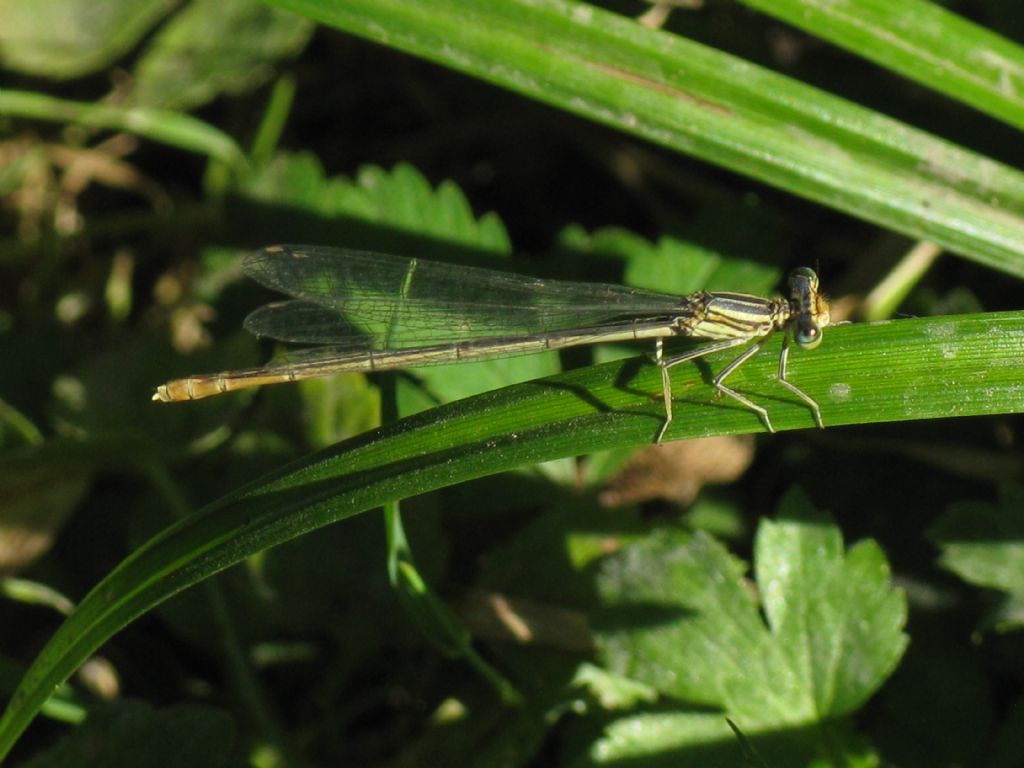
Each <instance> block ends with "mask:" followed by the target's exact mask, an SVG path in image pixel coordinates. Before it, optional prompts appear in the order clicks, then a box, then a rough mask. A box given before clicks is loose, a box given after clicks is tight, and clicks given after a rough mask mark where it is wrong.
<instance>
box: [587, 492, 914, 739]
mask: <svg viewBox="0 0 1024 768" xmlns="http://www.w3.org/2000/svg"><path fill="white" fill-rule="evenodd" d="M755 558H756V568H757V578H758V586H759V587H760V591H761V596H762V601H763V603H762V607H763V610H764V613H765V619H766V620H767V625H766V624H765V619H762V617H761V614H760V612H759V610H758V603H757V601H756V600H755V598H754V596H753V595H752V594H751V592H750V590H749V589H748V588H747V587H746V585H745V583H744V579H743V572H744V570H745V568H744V565H743V564H742V563H741V562H739V561H738V560H736V559H735V558H733V557H731V556H730V555H729V554H728V552H727V551H726V550H725V549H724V547H722V546H721V545H720V544H718V543H717V542H715V541H714V540H713V539H711V538H710V537H709V536H706V535H704V534H703V533H697V534H694V535H691V534H686V533H683V532H680V531H661V532H658V533H657V534H655V535H652V536H651V537H649V538H648V539H647V540H646V541H643V542H641V543H638V544H635V545H633V546H630V547H628V548H627V549H626V550H624V551H623V552H621V553H619V554H617V555H616V556H615V557H613V558H612V559H610V560H609V561H608V562H607V563H606V564H605V568H604V569H603V571H602V574H601V577H600V582H599V583H600V588H601V591H602V594H603V595H604V597H605V600H606V601H607V602H608V604H609V613H608V615H607V616H605V617H604V619H603V627H604V628H603V629H598V630H597V638H598V642H599V646H600V648H601V650H602V653H603V656H604V658H605V660H606V661H607V663H608V664H609V665H610V667H611V669H612V670H613V671H614V672H616V673H618V674H622V675H626V676H628V677H630V678H632V679H635V680H638V681H639V682H641V683H643V684H646V685H650V686H652V687H654V688H656V689H658V690H659V691H660V692H661V693H662V694H663V695H665V696H669V697H672V698H675V699H677V700H680V701H684V702H689V703H690V704H691V706H700V707H711V708H714V709H717V710H719V711H720V712H722V713H724V714H725V715H728V716H729V717H731V718H733V719H734V720H735V721H736V722H737V724H738V725H739V726H740V727H741V728H742V729H743V731H744V733H747V734H751V735H755V734H759V733H761V734H763V733H769V732H774V731H779V730H782V729H786V728H797V729H800V728H804V727H807V726H813V725H815V724H820V723H823V722H825V721H827V720H830V719H835V718H839V717H842V716H844V715H848V714H849V713H851V712H852V711H853V710H855V709H856V708H857V707H859V706H861V705H862V704H863V703H864V701H865V700H866V699H867V698H868V696H870V695H871V694H872V693H873V692H874V691H875V690H877V688H878V687H879V686H880V685H881V684H882V683H883V682H884V681H885V679H886V678H887V677H888V675H889V674H890V673H891V672H892V670H893V668H894V667H895V665H896V663H897V662H898V660H899V658H900V657H901V655H902V653H903V650H904V648H905V646H906V637H905V636H904V635H903V634H902V629H903V625H904V623H905V621H906V600H905V598H904V597H903V595H902V594H901V593H899V592H897V591H895V590H893V588H892V586H891V584H890V583H889V574H888V569H887V566H886V563H885V559H884V556H882V554H881V552H880V550H879V549H878V547H877V546H876V545H875V544H874V543H872V542H864V543H861V544H858V545H857V546H855V547H853V548H851V549H850V550H848V551H847V552H846V553H845V554H844V551H843V545H842V539H841V535H840V533H839V531H838V529H836V528H835V526H834V525H832V524H831V523H829V522H828V521H827V518H825V517H824V516H823V515H820V514H818V513H816V512H815V511H814V510H813V509H812V508H811V507H810V505H809V503H808V502H807V500H806V499H805V498H804V497H803V496H802V495H801V494H799V493H796V492H795V491H794V492H791V493H790V494H788V495H787V497H786V498H785V499H784V500H783V502H782V504H781V505H780V510H779V516H778V519H777V520H776V521H764V522H763V523H762V525H761V528H760V530H759V534H758V541H757V546H756V552H755ZM679 717H682V718H683V720H682V721H680V723H677V725H680V724H681V722H688V723H690V724H691V725H692V726H693V727H694V728H697V731H695V736H694V738H696V739H698V741H697V742H696V743H697V744H699V743H700V740H701V739H705V738H708V739H712V738H714V739H715V740H717V739H719V738H720V737H721V735H722V734H723V733H725V732H727V729H726V731H723V730H722V726H724V721H723V720H722V717H721V715H718V716H717V718H718V719H717V721H715V716H709V715H707V714H698V713H689V714H685V713H684V714H680V715H679ZM705 731H706V732H705ZM667 738H669V739H670V740H674V739H675V738H676V737H673V736H671V735H669V736H667ZM674 743H675V744H676V746H681V745H682V744H683V743H684V742H679V741H674Z"/></svg>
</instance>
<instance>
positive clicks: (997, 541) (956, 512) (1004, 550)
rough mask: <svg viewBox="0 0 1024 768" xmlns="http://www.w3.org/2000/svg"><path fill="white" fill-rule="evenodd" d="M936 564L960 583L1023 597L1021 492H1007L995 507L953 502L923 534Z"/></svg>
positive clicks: (1023, 501) (1023, 510)
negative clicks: (932, 545)
mask: <svg viewBox="0 0 1024 768" xmlns="http://www.w3.org/2000/svg"><path fill="white" fill-rule="evenodd" d="M928 536H929V538H930V539H931V540H932V541H934V542H935V543H936V544H937V545H938V546H939V548H940V549H941V551H942V554H941V557H940V559H939V562H940V563H941V564H942V566H943V567H944V568H947V569H949V570H951V571H953V572H954V573H956V574H958V575H959V576H960V577H961V578H963V579H964V580H965V581H968V582H970V583H971V584H977V585H978V586H981V587H988V588H990V589H999V590H1002V591H1004V592H1008V593H1010V594H1011V595H1013V596H1015V597H1016V598H1017V600H1018V601H1019V600H1020V599H1022V598H1024V489H1021V488H1020V487H1018V486H1013V487H1009V488H1006V489H1005V490H1004V491H1003V493H1002V497H1001V499H1000V501H999V503H998V504H995V505H992V504H986V503H984V502H970V501H964V502H958V503H956V504H952V505H950V508H949V509H948V510H947V511H946V513H945V514H944V515H943V516H942V517H941V518H940V519H939V521H938V522H937V523H936V524H935V525H934V526H932V528H931V529H930V530H929V531H928Z"/></svg>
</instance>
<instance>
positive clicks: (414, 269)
mask: <svg viewBox="0 0 1024 768" xmlns="http://www.w3.org/2000/svg"><path fill="white" fill-rule="evenodd" d="M243 267H244V269H245V272H246V273H247V274H248V275H249V276H250V277H252V278H253V279H255V280H257V281H258V282H260V283H262V284H263V285H265V286H267V287H268V288H272V289H274V290H278V291H281V292H283V293H286V294H288V295H290V296H293V297H294V298H295V300H294V301H284V302H275V303H273V304H268V305H267V306H265V307H262V308H260V309H258V310H256V311H255V312H253V313H252V314H251V315H250V316H249V317H248V318H247V319H246V322H245V326H246V328H248V329H249V330H250V331H252V332H253V333H256V334H258V335H260V336H268V337H270V338H274V339H279V340H282V341H289V342H299V343H311V344H330V345H332V346H333V347H334V348H335V349H339V350H347V349H351V350H353V351H358V350H363V349H373V350H382V349H403V348H409V347H416V346H424V345H431V344H441V343H449V342H457V341H467V340H472V339H482V338H489V337H503V336H517V337H519V336H532V335H537V334H545V333H549V332H552V331H556V330H564V329H567V328H581V327H587V326H591V325H596V324H599V323H603V322H607V321H612V320H616V319H620V318H643V317H647V316H654V315H667V314H674V313H679V312H685V311H687V307H688V306H689V304H690V302H689V301H688V300H687V299H686V297H679V296H672V295H668V294H660V293H654V292H651V291H644V290H641V289H637V288H626V287H623V286H618V285H606V284H600V283H570V282H562V281H557V280H541V279H537V278H533V277H526V276H524V275H517V274H512V273H506V272H495V271H491V270H487V269H479V268H473V267H464V266H459V265H455V264H446V263H443V262H431V261H422V260H419V259H410V258H405V257H401V256H392V255H388V254H381V253H370V252H367V251H355V250H349V249H346V248H326V247H309V246H274V247H270V248H266V249H263V250H262V251H258V252H255V253H253V254H250V255H249V256H247V257H246V258H245V260H244V262H243Z"/></svg>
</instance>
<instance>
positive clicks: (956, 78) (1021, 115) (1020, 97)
mask: <svg viewBox="0 0 1024 768" xmlns="http://www.w3.org/2000/svg"><path fill="white" fill-rule="evenodd" d="M740 2H742V3H743V4H744V5H749V6H750V7H751V8H756V9H757V10H759V11H761V12H762V13H766V14H770V15H772V16H774V17H776V18H778V19H782V20H783V21H787V22H789V23H790V24H792V25H793V26H796V27H800V28H801V29H804V30H806V31H807V32H809V33H810V34H812V35H817V36H818V37H822V38H824V39H826V40H830V41H831V42H833V43H835V44H836V45H839V46H842V47H843V48H846V49H847V50H849V51H852V52H853V53H856V54H858V55H860V56H863V57H864V58H866V59H869V60H870V61H874V62H875V63H877V64H881V65H882V66H884V67H886V68H887V69H890V70H892V71H894V72H899V73H900V74H902V75H905V76H906V77H908V78H910V79H912V80H916V81H917V82H919V83H922V84H923V85H927V86H928V87H929V88H934V89H935V90H936V91H939V92H940V93H944V94H946V95H947V96H949V97H950V98H953V99H956V100H957V101H962V102H964V103H966V104H970V105H971V106H972V107H975V108H977V109H979V110H981V111H982V112H986V113H988V114H990V115H992V116H993V117H996V118H998V119H1000V120H1004V121H1006V122H1007V123H1009V124H1010V125H1013V126H1015V127H1017V128H1024V49H1022V48H1021V47H1020V46H1019V45H1017V44H1016V43H1014V42H1012V41H1010V40H1007V39H1006V38H1005V37H1000V36H999V35H996V34H993V33H992V32H990V31H989V30H987V29H985V28H984V27H980V26H978V25H977V24H973V23H972V22H970V21H967V20H966V19H964V18H961V17H960V16H957V15H956V14H954V13H950V12H949V11H948V10H946V9H945V8H943V7H942V6H941V5H939V4H938V3H934V2H924V0H900V2H898V3H894V2H892V0H847V2H843V3H822V2H819V1H817V0H740Z"/></svg>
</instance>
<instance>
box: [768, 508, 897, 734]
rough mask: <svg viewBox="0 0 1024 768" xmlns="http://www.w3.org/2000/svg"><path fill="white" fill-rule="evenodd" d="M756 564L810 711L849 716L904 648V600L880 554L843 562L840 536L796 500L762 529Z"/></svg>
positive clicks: (869, 547) (855, 549)
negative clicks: (798, 671) (805, 686)
mask: <svg viewBox="0 0 1024 768" xmlns="http://www.w3.org/2000/svg"><path fill="white" fill-rule="evenodd" d="M754 559H755V562H756V566H757V569H756V577H757V584H758V586H759V587H760V590H761V600H762V605H763V607H764V612H765V616H766V618H767V620H768V624H769V626H770V627H771V630H772V632H773V634H774V636H775V638H776V641H777V642H778V643H779V645H780V647H781V648H782V650H783V652H784V654H785V655H786V657H787V660H788V665H789V666H790V667H791V668H792V669H796V670H800V672H801V677H802V679H803V681H804V682H805V683H811V685H810V686H809V687H807V688H806V689H805V690H806V691H807V693H808V694H809V695H810V696H811V699H812V701H811V702H809V703H810V709H811V711H813V712H814V713H815V714H816V716H817V717H819V718H824V717H839V716H843V715H847V714H850V713H851V712H853V711H854V710H856V709H857V708H858V707H860V706H861V705H862V704H863V703H864V702H865V701H866V700H867V698H868V697H869V696H870V695H871V694H872V693H874V691H875V690H876V689H877V687H878V686H879V685H880V684H881V682H882V681H883V680H885V679H886V678H887V677H888V676H889V674H890V673H891V672H892V670H893V669H894V668H895V666H896V664H897V663H898V662H899V659H900V657H901V656H902V655H903V651H904V649H905V647H906V637H905V636H904V635H903V634H902V629H903V626H904V624H905V623H906V619H907V605H906V598H905V597H904V596H903V594H902V593H901V592H897V591H894V590H893V589H892V586H891V583H890V579H891V574H890V572H889V564H888V562H887V561H886V558H885V555H884V554H883V552H882V550H881V549H880V548H879V547H878V545H877V544H876V543H875V542H874V541H871V540H867V541H862V542H859V543H858V544H855V545H854V546H852V547H850V548H849V549H848V550H847V552H846V554H845V557H844V554H843V541H842V536H841V533H840V531H839V529H838V528H836V527H835V525H834V524H833V523H831V521H830V520H828V518H827V516H825V515H822V514H820V513H818V512H816V511H815V510H814V508H813V507H812V506H811V505H810V503H809V501H808V500H807V499H806V498H805V497H804V496H803V495H802V494H798V493H795V492H791V493H789V494H788V495H787V496H786V498H785V499H784V500H783V502H782V504H781V505H780V508H779V516H778V520H776V521H771V520H765V521H763V522H762V523H761V526H760V528H759V529H758V535H757V542H756V545H755V551H754Z"/></svg>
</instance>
